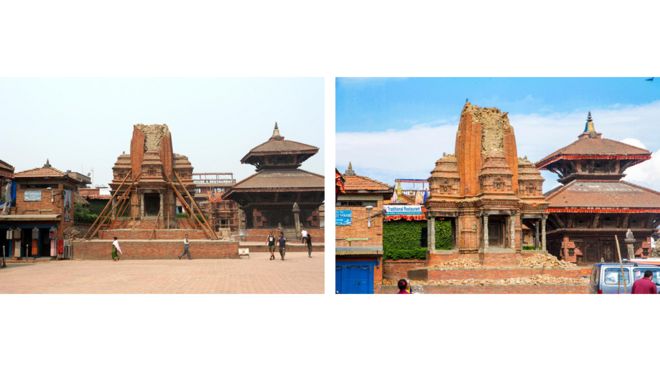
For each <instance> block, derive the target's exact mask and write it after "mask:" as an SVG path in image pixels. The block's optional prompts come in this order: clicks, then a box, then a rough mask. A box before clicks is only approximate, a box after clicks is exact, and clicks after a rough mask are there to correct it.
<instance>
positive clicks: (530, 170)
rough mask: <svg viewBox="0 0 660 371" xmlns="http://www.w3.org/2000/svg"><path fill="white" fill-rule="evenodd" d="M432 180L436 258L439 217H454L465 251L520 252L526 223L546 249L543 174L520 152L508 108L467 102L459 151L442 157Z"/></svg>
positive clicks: (430, 214)
mask: <svg viewBox="0 0 660 371" xmlns="http://www.w3.org/2000/svg"><path fill="white" fill-rule="evenodd" d="M429 184H430V197H429V199H428V200H427V202H426V206H427V209H428V217H429V224H428V225H429V227H428V236H429V241H428V245H429V253H430V256H431V259H430V260H432V259H433V256H434V255H435V254H436V253H437V252H436V250H435V241H434V235H435V232H434V226H435V219H436V218H442V219H445V220H449V221H450V222H451V224H452V230H453V236H454V242H455V250H454V251H455V252H458V253H460V254H481V256H482V258H483V257H484V255H488V253H494V254H495V253H497V254H501V253H505V254H516V253H520V251H521V249H522V241H523V238H522V235H523V225H525V226H527V227H528V228H530V229H531V230H533V231H535V241H534V244H535V245H536V247H537V248H538V249H540V250H545V238H544V235H545V221H546V219H545V215H546V212H545V209H546V207H547V203H546V202H545V199H544V198H543V193H542V184H543V177H542V176H541V175H540V173H539V171H538V170H537V169H536V168H535V167H534V165H533V164H532V163H531V162H530V161H528V160H527V159H526V158H519V157H518V153H517V149H516V140H515V135H514V131H513V127H512V126H511V124H510V123H509V119H508V116H507V113H505V112H502V111H500V110H499V109H497V108H481V107H478V106H476V105H472V104H470V103H469V102H468V103H466V104H465V106H464V107H463V111H462V113H461V118H460V122H459V125H458V132H457V134H456V144H455V153H454V154H444V155H443V157H441V158H440V159H439V160H438V161H436V165H435V168H434V169H433V171H432V172H431V177H430V178H429Z"/></svg>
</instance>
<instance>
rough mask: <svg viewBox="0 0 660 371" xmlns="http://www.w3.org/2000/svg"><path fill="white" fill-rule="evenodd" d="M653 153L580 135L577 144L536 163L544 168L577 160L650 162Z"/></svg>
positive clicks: (596, 137)
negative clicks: (560, 162) (563, 161)
mask: <svg viewBox="0 0 660 371" xmlns="http://www.w3.org/2000/svg"><path fill="white" fill-rule="evenodd" d="M649 158H651V152H649V151H647V150H645V149H643V148H639V147H635V146H631V145H629V144H626V143H622V142H618V141H616V140H611V139H605V138H602V137H601V136H600V134H598V135H597V136H589V135H580V137H579V139H578V140H576V141H575V142H573V143H571V144H569V145H567V146H566V147H563V148H560V149H558V150H556V151H555V152H553V153H551V154H549V155H548V156H546V157H544V158H543V159H542V160H541V161H539V162H537V163H536V167H537V168H543V167H545V166H547V165H549V164H551V163H554V162H556V161H559V160H562V159H566V160H576V159H631V160H635V159H637V160H640V161H644V160H648V159H649Z"/></svg>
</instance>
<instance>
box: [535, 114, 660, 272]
mask: <svg viewBox="0 0 660 371" xmlns="http://www.w3.org/2000/svg"><path fill="white" fill-rule="evenodd" d="M650 158H651V153H650V152H649V151H647V150H645V149H643V148H638V147H635V146H631V145H629V144H625V143H622V142H618V141H615V140H611V139H607V138H603V136H602V134H601V133H598V132H597V131H596V127H595V124H594V122H593V119H592V117H591V113H589V115H588V117H587V121H586V123H585V126H584V130H583V132H582V133H581V134H580V135H579V136H578V139H577V140H576V141H574V142H573V143H571V144H569V145H567V146H565V147H563V148H560V149H558V150H557V151H555V152H553V153H551V154H550V155H548V156H546V157H545V158H543V159H542V160H540V161H539V162H538V163H536V167H537V168H538V169H542V170H547V171H551V172H553V173H555V174H557V175H558V176H559V179H558V181H559V183H561V185H560V186H559V187H557V188H555V189H553V190H551V191H549V192H547V193H546V195H545V196H546V198H547V201H548V202H549V206H548V213H549V219H548V237H547V238H548V250H549V252H551V253H552V254H553V255H556V256H558V257H560V256H561V257H562V258H563V259H565V260H569V261H584V262H599V261H606V262H611V261H618V257H617V253H616V242H615V240H614V236H615V235H616V236H617V237H618V239H619V243H620V244H621V252H622V255H623V257H624V258H632V257H631V256H629V255H630V254H629V252H628V249H626V248H625V246H624V242H625V235H626V232H627V230H628V229H630V230H631V231H632V232H633V235H634V237H635V239H636V241H635V242H634V246H635V250H640V249H641V247H642V245H643V244H646V245H647V246H649V247H650V242H648V239H649V238H650V237H651V235H652V234H653V233H654V232H655V230H656V228H657V227H658V223H659V221H660V193H658V192H656V191H654V190H652V189H648V188H645V187H641V186H638V185H636V184H632V183H629V182H626V181H624V180H623V178H624V177H625V174H624V171H625V170H626V169H628V168H630V167H631V166H634V165H637V164H639V163H641V162H643V161H646V160H648V159H650ZM633 254H634V252H633ZM640 254H641V253H640Z"/></svg>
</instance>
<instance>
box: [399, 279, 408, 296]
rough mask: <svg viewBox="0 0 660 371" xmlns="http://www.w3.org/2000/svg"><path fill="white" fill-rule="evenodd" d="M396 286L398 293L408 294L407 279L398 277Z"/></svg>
mask: <svg viewBox="0 0 660 371" xmlns="http://www.w3.org/2000/svg"><path fill="white" fill-rule="evenodd" d="M397 286H398V287H399V294H410V292H409V291H408V281H406V280H405V279H403V278H402V279H400V280H399V282H398V283H397Z"/></svg>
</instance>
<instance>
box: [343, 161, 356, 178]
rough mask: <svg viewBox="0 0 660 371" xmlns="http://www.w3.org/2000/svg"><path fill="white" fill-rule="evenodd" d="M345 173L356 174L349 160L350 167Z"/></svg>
mask: <svg viewBox="0 0 660 371" xmlns="http://www.w3.org/2000/svg"><path fill="white" fill-rule="evenodd" d="M344 175H348V176H355V171H353V164H352V163H351V162H350V161H349V162H348V168H347V169H346V171H345V172H344Z"/></svg>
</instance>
